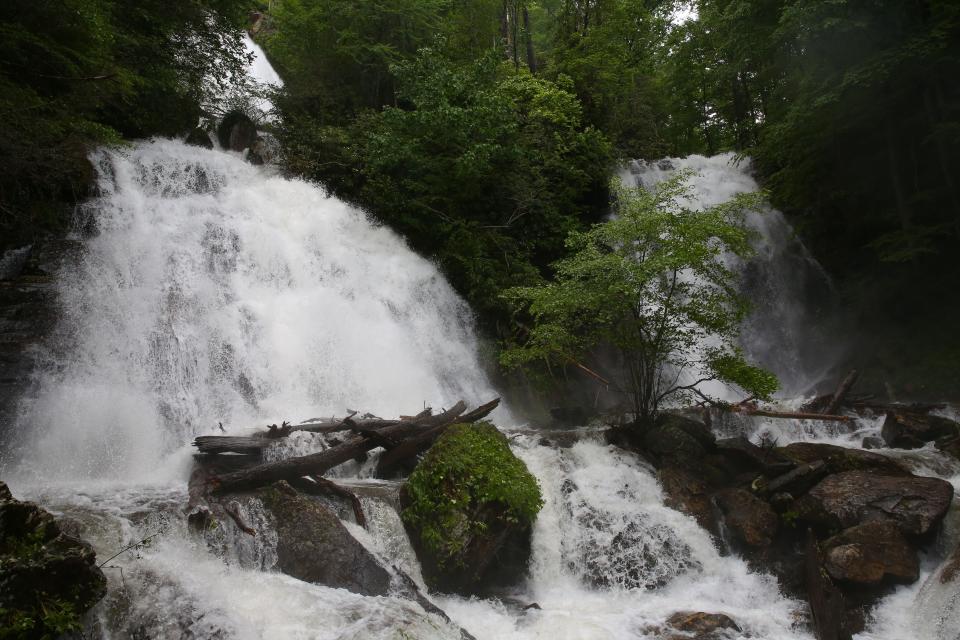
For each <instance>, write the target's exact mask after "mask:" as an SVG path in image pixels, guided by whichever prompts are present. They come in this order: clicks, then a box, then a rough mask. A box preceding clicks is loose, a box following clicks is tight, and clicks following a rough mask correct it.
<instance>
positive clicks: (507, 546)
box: [401, 422, 543, 594]
mask: <svg viewBox="0 0 960 640" xmlns="http://www.w3.org/2000/svg"><path fill="white" fill-rule="evenodd" d="M401 500H402V504H403V510H402V512H401V517H402V518H403V522H404V524H405V525H406V526H407V530H408V531H409V533H410V537H411V540H412V542H413V545H414V548H415V549H416V551H417V555H418V557H419V558H420V563H421V565H422V567H423V577H424V580H426V582H427V584H428V585H429V586H430V587H431V588H433V589H437V590H440V591H451V592H457V593H464V594H471V593H479V592H482V591H483V590H484V589H486V588H487V587H490V586H494V585H504V584H510V583H514V582H516V581H517V580H519V579H521V578H522V577H523V574H524V573H525V571H526V567H527V562H528V560H529V556H530V528H531V525H532V524H533V521H534V519H535V518H536V515H537V513H538V512H539V511H540V508H541V507H542V506H543V498H542V496H541V494H540V487H539V485H538V484H537V480H536V478H534V477H533V475H532V474H531V473H530V472H529V471H528V470H527V467H526V465H525V464H524V463H523V461H522V460H520V459H519V458H517V457H516V456H515V455H514V454H513V452H512V451H510V446H509V444H508V442H507V439H506V437H505V436H504V435H503V434H502V433H500V432H499V431H498V430H497V428H496V427H494V426H493V425H492V424H489V423H486V422H479V423H476V424H457V425H453V426H451V427H450V428H449V429H448V430H447V431H446V432H445V433H444V434H443V436H441V437H440V439H439V440H437V442H436V443H435V444H434V445H433V447H431V449H430V450H429V451H428V452H427V454H426V455H425V456H424V458H423V460H421V461H420V463H419V464H418V465H417V467H416V469H414V471H413V473H412V474H411V475H410V478H409V480H408V481H407V483H406V485H404V488H403V491H402V494H401Z"/></svg>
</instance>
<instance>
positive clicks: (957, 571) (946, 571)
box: [940, 545, 960, 584]
mask: <svg viewBox="0 0 960 640" xmlns="http://www.w3.org/2000/svg"><path fill="white" fill-rule="evenodd" d="M957 577H960V545H957V548H956V549H954V550H953V553H952V554H950V557H949V558H947V559H946V561H945V563H944V566H943V570H942V571H941V572H940V583H941V584H946V583H948V582H953V581H954V580H956V579H957Z"/></svg>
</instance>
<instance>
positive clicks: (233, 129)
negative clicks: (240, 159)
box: [217, 111, 257, 151]
mask: <svg viewBox="0 0 960 640" xmlns="http://www.w3.org/2000/svg"><path fill="white" fill-rule="evenodd" d="M256 139H257V126H256V125H255V124H254V123H253V120H251V119H250V117H249V116H248V115H247V114H245V113H243V112H242V111H231V112H230V113H228V114H227V115H225V116H224V117H223V120H222V121H221V122H220V124H219V125H218V126H217V140H218V141H219V142H220V146H221V147H223V148H224V149H229V150H231V151H243V150H244V149H247V148H249V147H250V146H251V145H253V143H254V141H256Z"/></svg>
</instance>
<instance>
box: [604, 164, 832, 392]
mask: <svg viewBox="0 0 960 640" xmlns="http://www.w3.org/2000/svg"><path fill="white" fill-rule="evenodd" d="M678 172H684V173H687V174H688V181H687V184H688V185H689V187H690V188H691V197H690V198H689V200H688V201H686V202H684V203H683V205H684V206H686V207H689V208H691V209H703V208H707V207H712V206H715V205H718V204H721V203H724V202H727V201H728V200H730V199H731V198H733V197H734V196H736V195H739V194H742V193H751V192H754V191H757V190H759V188H760V187H759V185H758V184H757V182H756V180H754V179H753V178H752V177H751V175H750V159H749V158H738V157H737V156H735V155H734V154H733V153H723V154H720V155H716V156H712V157H705V156H698V155H692V156H689V157H686V158H666V159H663V160H659V161H656V162H643V161H634V162H632V163H630V165H629V166H628V167H627V168H626V169H625V170H624V171H623V172H621V176H620V177H621V180H623V181H624V183H625V184H628V185H636V186H641V187H644V188H646V189H651V188H654V187H655V186H656V184H657V183H659V182H661V181H663V180H666V179H668V178H670V177H673V176H674V175H676V174H677V173H678ZM746 223H747V225H748V227H749V228H751V229H752V230H753V231H754V232H755V233H756V236H757V241H756V242H755V243H754V246H755V249H756V256H755V257H754V258H753V259H751V260H750V261H749V262H748V263H746V264H741V265H739V268H740V271H741V274H742V277H743V284H742V287H743V289H742V292H743V293H744V295H746V297H747V298H748V299H749V300H750V302H751V303H752V307H753V308H752V310H751V313H750V316H749V317H748V318H747V320H746V322H745V323H744V325H743V327H742V332H741V342H742V345H743V347H744V350H745V351H746V352H747V354H748V355H749V356H750V358H751V359H752V360H754V361H755V362H757V363H758V364H760V365H761V366H763V367H766V368H767V369H769V370H770V371H774V372H776V373H777V375H778V377H779V379H780V383H781V395H782V396H783V397H785V398H789V397H793V396H797V395H800V394H805V393H809V391H810V388H811V386H812V385H813V384H816V383H817V382H819V381H820V380H821V379H822V378H823V377H824V374H826V373H827V372H828V370H829V368H830V366H831V365H832V364H833V363H835V362H836V361H837V360H838V359H839V356H841V355H842V350H841V347H842V345H841V344H840V342H839V341H838V340H835V339H833V340H832V339H830V337H829V335H830V330H831V329H835V327H834V326H833V325H834V324H835V323H836V322H837V317H836V315H835V310H834V309H833V308H832V302H833V301H834V294H833V291H832V288H831V284H830V281H829V278H828V277H827V276H826V274H825V273H824V272H823V269H822V268H821V267H820V265H819V264H818V263H817V262H816V261H815V260H814V259H813V258H812V257H811V256H810V254H809V253H808V252H807V250H806V248H805V247H804V246H803V244H802V243H801V242H800V240H799V239H797V237H796V236H795V235H794V233H793V229H792V228H791V227H790V224H789V223H788V222H787V221H786V219H785V218H784V216H783V214H782V213H781V212H780V211H777V210H776V209H768V210H766V211H751V212H748V214H747V218H746ZM737 399H739V398H737Z"/></svg>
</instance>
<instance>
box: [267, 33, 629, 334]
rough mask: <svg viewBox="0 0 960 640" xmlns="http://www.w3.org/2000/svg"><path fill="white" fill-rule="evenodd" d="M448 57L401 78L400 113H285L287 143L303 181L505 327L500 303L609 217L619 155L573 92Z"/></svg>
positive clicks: (430, 59)
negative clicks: (380, 225)
mask: <svg viewBox="0 0 960 640" xmlns="http://www.w3.org/2000/svg"><path fill="white" fill-rule="evenodd" d="M442 47H443V43H440V48H437V49H430V48H427V49H422V50H421V51H420V52H419V53H418V55H417V57H416V58H415V59H413V60H411V61H409V62H405V63H402V64H397V65H395V66H394V67H392V71H393V73H394V76H395V79H396V83H397V93H396V98H397V103H398V106H395V107H394V106H388V107H386V108H384V109H383V110H382V111H379V112H367V113H366V114H364V115H363V116H360V117H358V118H357V119H356V120H354V121H353V122H352V123H351V125H350V126H348V127H337V126H329V125H324V124H323V123H322V122H321V121H319V120H318V118H317V117H315V115H314V114H312V113H309V112H303V111H296V110H294V111H293V112H291V111H290V110H287V111H286V112H285V115H286V120H285V125H284V127H283V131H282V134H281V137H282V138H283V140H284V142H285V145H286V152H287V157H288V162H289V163H290V164H291V165H292V166H294V167H296V168H297V170H298V171H300V172H302V173H305V174H306V175H308V176H311V177H313V178H315V179H319V180H321V181H323V182H324V183H325V184H326V185H327V186H328V187H329V188H330V189H331V190H332V191H333V192H334V193H336V194H337V195H339V196H341V197H343V198H345V199H347V200H350V201H353V202H355V203H358V204H359V205H361V206H362V207H364V208H365V209H367V210H368V211H370V212H371V213H372V214H373V215H374V216H375V217H376V218H377V219H379V220H381V221H383V222H386V223H388V224H389V225H390V226H392V227H393V228H394V229H396V230H398V231H400V232H401V233H403V234H404V235H405V236H406V237H407V238H408V240H409V241H410V243H411V244H412V245H413V247H414V248H415V249H417V250H418V251H421V252H423V253H426V254H427V255H430V256H432V257H434V258H435V259H436V260H437V261H438V262H439V263H440V265H441V267H442V268H443V269H444V271H445V273H446V274H447V276H448V278H449V279H450V280H451V282H452V283H453V285H454V286H455V287H456V288H457V289H458V290H459V291H460V292H461V293H462V294H463V295H464V296H465V297H466V298H467V299H468V301H470V302H471V303H472V304H473V306H474V308H475V309H477V310H478V311H479V312H480V313H481V314H484V315H485V316H486V317H487V318H491V317H497V316H498V315H499V316H503V315H504V311H503V306H502V303H501V301H500V299H499V293H500V291H501V290H502V289H504V288H505V287H508V286H510V285H512V284H516V283H518V282H529V281H532V280H533V279H535V278H536V276H537V274H538V271H539V269H541V268H543V267H545V266H546V265H547V264H549V263H550V262H551V261H553V260H556V259H557V258H559V257H560V256H561V255H562V252H563V239H564V238H565V237H566V235H567V234H568V233H569V232H570V231H571V230H574V229H577V228H580V227H581V226H582V225H583V224H584V222H586V221H590V220H595V219H597V218H598V217H599V216H600V215H601V213H602V211H603V210H604V208H605V204H606V175H607V171H608V168H609V166H610V164H611V156H610V148H609V145H608V143H607V142H606V140H605V138H604V137H603V136H602V135H601V134H600V133H599V132H598V131H596V130H595V129H593V128H591V127H588V126H585V125H584V124H583V121H582V115H581V109H580V104H579V102H578V100H577V99H576V97H575V96H573V95H572V94H571V93H570V92H569V91H567V90H566V89H565V88H564V87H563V86H562V85H560V84H557V83H553V82H550V81H548V80H544V79H542V78H537V77H533V76H531V75H529V74H528V73H526V72H520V73H517V72H516V71H515V70H514V69H513V68H511V67H508V66H505V65H503V64H502V63H501V62H500V61H499V60H498V59H497V56H496V55H486V56H483V57H481V58H479V59H478V60H474V61H471V62H469V63H463V62H454V61H451V60H450V59H448V58H447V57H446V56H445V55H444V54H443V53H442V51H441V49H442ZM283 104H284V103H283V101H282V100H281V105H283ZM281 108H283V107H281ZM440 132H442V134H440Z"/></svg>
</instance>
